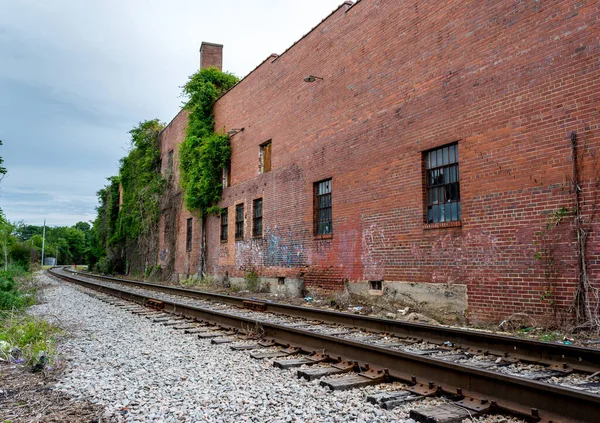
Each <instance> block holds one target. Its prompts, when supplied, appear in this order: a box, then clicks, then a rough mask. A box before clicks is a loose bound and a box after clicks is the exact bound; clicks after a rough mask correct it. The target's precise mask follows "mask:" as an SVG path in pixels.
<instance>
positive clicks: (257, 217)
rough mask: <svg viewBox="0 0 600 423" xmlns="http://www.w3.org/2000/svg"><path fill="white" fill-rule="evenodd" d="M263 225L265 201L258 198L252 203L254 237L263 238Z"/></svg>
mask: <svg viewBox="0 0 600 423" xmlns="http://www.w3.org/2000/svg"><path fill="white" fill-rule="evenodd" d="M262 224H263V200H262V198H257V199H256V200H254V201H253V203H252V236H254V237H261V236H262Z"/></svg>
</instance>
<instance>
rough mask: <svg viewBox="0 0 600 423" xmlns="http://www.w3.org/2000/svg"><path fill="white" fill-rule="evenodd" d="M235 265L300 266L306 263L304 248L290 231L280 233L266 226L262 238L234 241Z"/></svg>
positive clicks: (238, 266) (239, 267) (246, 266)
mask: <svg viewBox="0 0 600 423" xmlns="http://www.w3.org/2000/svg"><path fill="white" fill-rule="evenodd" d="M235 265H236V267H237V268H238V269H245V268H249V267H253V268H255V267H259V266H270V267H290V268H291V267H302V266H305V265H306V248H305V247H304V244H302V243H301V242H300V241H298V240H297V239H296V238H295V237H294V236H293V235H292V231H291V230H290V231H288V232H287V233H286V232H284V233H281V232H279V231H277V228H275V230H271V229H270V228H267V229H266V230H265V234H264V237H263V238H260V239H250V240H244V241H236V243H235Z"/></svg>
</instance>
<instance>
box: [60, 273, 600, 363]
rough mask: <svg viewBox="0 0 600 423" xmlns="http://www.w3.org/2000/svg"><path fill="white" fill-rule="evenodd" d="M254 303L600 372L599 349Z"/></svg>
mask: <svg viewBox="0 0 600 423" xmlns="http://www.w3.org/2000/svg"><path fill="white" fill-rule="evenodd" d="M69 272H71V273H73V274H76V275H81V276H84V277H92V278H96V279H100V280H107V281H111V282H117V283H121V284H127V285H131V286H138V287H141V288H146V289H153V290H158V291H161V292H165V293H169V294H173V295H182V296H186V297H190V298H199V299H203V300H210V301H215V302H221V303H225V304H232V305H236V306H240V307H243V306H244V302H245V301H248V299H247V298H243V297H235V296H230V295H222V294H214V293H211V292H203V291H195V290H191V289H185V288H177V287H172V286H165V285H158V284H151V283H147V282H142V281H132V280H128V279H120V278H114V277H109V276H99V275H90V274H87V273H80V272H74V271H72V270H69ZM252 303H254V304H262V307H260V309H261V311H265V312H270V313H278V314H284V315H287V316H295V317H302V318H306V319H312V320H321V321H324V322H328V323H337V324H340V325H344V326H352V327H357V328H361V329H367V330H372V331H376V332H384V333H389V334H394V335H399V336H406V337H412V338H417V339H423V340H425V341H428V342H432V343H443V342H447V341H449V342H451V343H452V344H454V345H455V346H456V347H463V348H471V349H473V350H481V351H488V352H489V353H490V354H494V355H501V356H505V357H512V358H515V359H519V360H521V361H526V362H532V363H540V364H544V365H548V366H558V367H561V368H563V369H564V368H566V367H568V368H571V369H573V370H576V371H580V372H585V373H594V372H597V371H598V370H600V349H593V348H584V347H577V346H573V345H564V344H557V343H552V342H543V341H536V340H532V339H522V338H515V337H512V336H506V335H498V334H493V333H485V332H476V331H471V330H468V329H461V328H453V327H446V326H433V325H427V324H423V323H413V322H402V321H397V320H390V319H381V318H377V317H370V316H361V315H356V314H350V313H342V312H336V311H329V310H321V309H318V308H311V307H299V306H293V305H288V304H279V303H275V302H267V301H261V300H254V299H253V300H252Z"/></svg>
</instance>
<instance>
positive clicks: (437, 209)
mask: <svg viewBox="0 0 600 423" xmlns="http://www.w3.org/2000/svg"><path fill="white" fill-rule="evenodd" d="M425 179H426V181H425V183H426V199H427V217H426V221H427V223H439V222H454V221H459V220H460V213H461V210H460V182H459V181H460V178H459V173H458V144H456V143H454V144H449V145H445V146H443V147H440V148H436V149H435V150H431V151H428V152H427V153H425Z"/></svg>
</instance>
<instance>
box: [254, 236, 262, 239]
mask: <svg viewBox="0 0 600 423" xmlns="http://www.w3.org/2000/svg"><path fill="white" fill-rule="evenodd" d="M262 237H263V236H262V235H252V239H262Z"/></svg>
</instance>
